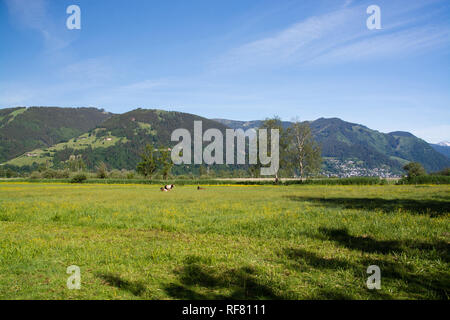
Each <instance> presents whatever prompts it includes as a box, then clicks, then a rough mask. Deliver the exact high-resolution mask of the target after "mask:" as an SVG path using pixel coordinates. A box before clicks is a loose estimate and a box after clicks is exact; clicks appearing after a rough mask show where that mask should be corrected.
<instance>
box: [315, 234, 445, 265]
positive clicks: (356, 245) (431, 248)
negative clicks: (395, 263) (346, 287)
mask: <svg viewBox="0 0 450 320" xmlns="http://www.w3.org/2000/svg"><path fill="white" fill-rule="evenodd" d="M319 232H320V233H321V234H322V235H321V236H318V237H317V238H319V239H321V240H331V241H335V242H337V243H338V244H340V245H341V246H344V247H346V248H348V249H353V250H359V251H362V252H366V253H382V254H388V253H394V252H396V253H402V252H403V253H408V252H409V251H411V250H423V251H425V252H426V253H427V254H429V253H432V254H434V255H435V256H436V257H437V258H440V259H442V260H444V261H445V262H449V260H450V259H449V258H450V255H449V252H450V245H449V244H448V243H447V242H445V241H442V240H440V241H435V242H433V243H426V242H420V241H416V240H376V239H374V238H372V237H370V236H353V235H350V234H349V233H348V231H347V230H346V229H336V228H319Z"/></svg>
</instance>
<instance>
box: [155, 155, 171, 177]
mask: <svg viewBox="0 0 450 320" xmlns="http://www.w3.org/2000/svg"><path fill="white" fill-rule="evenodd" d="M158 162H159V165H160V167H161V173H162V176H163V179H164V180H166V179H167V178H168V177H169V175H170V172H171V170H172V167H173V162H172V159H171V157H170V149H168V148H164V147H162V148H160V149H159V158H158Z"/></svg>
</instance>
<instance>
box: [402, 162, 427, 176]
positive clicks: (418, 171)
mask: <svg viewBox="0 0 450 320" xmlns="http://www.w3.org/2000/svg"><path fill="white" fill-rule="evenodd" d="M403 170H405V171H406V174H407V176H408V178H414V177H419V176H425V175H426V174H427V172H426V171H425V169H424V168H423V166H422V165H421V164H420V163H419V162H410V163H408V164H407V165H406V166H404V167H403Z"/></svg>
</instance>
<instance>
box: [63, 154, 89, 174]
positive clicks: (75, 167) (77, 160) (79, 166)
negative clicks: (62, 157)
mask: <svg viewBox="0 0 450 320" xmlns="http://www.w3.org/2000/svg"><path fill="white" fill-rule="evenodd" d="M67 167H68V169H69V170H70V171H72V172H76V171H83V170H86V164H85V163H84V160H83V158H81V154H79V155H73V154H72V155H70V157H69V160H68V161H67Z"/></svg>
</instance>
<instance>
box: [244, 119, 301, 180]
mask: <svg viewBox="0 0 450 320" xmlns="http://www.w3.org/2000/svg"><path fill="white" fill-rule="evenodd" d="M260 129H267V137H268V139H267V140H268V141H267V144H268V149H267V150H270V149H271V148H270V146H271V144H272V135H271V134H270V130H271V129H278V131H279V151H280V155H279V156H280V157H279V159H280V168H279V169H280V170H282V169H284V171H285V172H286V171H287V172H289V171H292V166H291V164H290V161H289V159H288V153H287V151H288V146H289V137H288V135H287V131H286V130H285V129H284V128H283V123H282V121H281V119H280V117H278V116H274V117H273V118H267V119H266V120H264V121H263V123H262V124H261V127H259V128H258V130H260ZM257 141H258V150H259V142H260V141H259V139H258V140H257ZM271 151H272V150H270V152H271ZM270 152H269V153H270ZM260 168H261V164H260V163H259V157H258V163H257V164H255V165H250V168H249V172H250V174H251V175H252V176H254V175H255V176H259V170H260ZM276 177H278V173H277V174H276Z"/></svg>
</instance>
